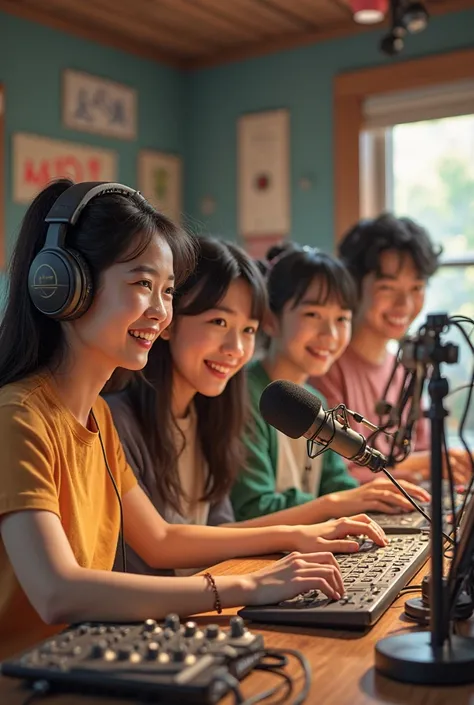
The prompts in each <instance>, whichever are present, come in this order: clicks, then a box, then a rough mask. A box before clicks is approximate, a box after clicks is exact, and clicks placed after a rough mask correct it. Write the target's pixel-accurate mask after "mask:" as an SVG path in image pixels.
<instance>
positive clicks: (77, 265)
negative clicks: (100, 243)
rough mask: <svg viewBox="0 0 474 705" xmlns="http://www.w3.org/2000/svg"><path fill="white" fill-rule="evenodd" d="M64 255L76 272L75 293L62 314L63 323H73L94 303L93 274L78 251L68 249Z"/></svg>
mask: <svg viewBox="0 0 474 705" xmlns="http://www.w3.org/2000/svg"><path fill="white" fill-rule="evenodd" d="M63 254H65V255H66V256H68V257H69V260H70V263H71V269H73V270H74V275H75V276H74V278H75V292H74V296H73V297H72V300H71V302H70V304H69V305H68V307H67V308H66V309H65V310H64V311H63V313H62V314H61V320H62V321H72V320H73V319H75V318H80V317H81V316H83V315H84V314H85V312H86V311H87V309H88V308H89V307H90V305H91V303H92V296H93V289H94V287H93V282H92V273H91V270H90V267H89V265H88V264H87V262H86V260H85V259H84V257H83V256H82V255H81V254H80V253H79V252H77V250H71V249H69V248H68V249H67V250H64V251H63Z"/></svg>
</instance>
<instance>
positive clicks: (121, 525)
mask: <svg viewBox="0 0 474 705" xmlns="http://www.w3.org/2000/svg"><path fill="white" fill-rule="evenodd" d="M91 416H92V418H93V419H94V423H95V425H96V428H97V433H98V435H99V441H100V447H101V448H102V455H103V456H104V461H105V467H106V468H107V472H108V474H109V477H110V479H111V480H112V485H113V486H114V490H115V494H116V495H117V499H118V503H119V509H120V545H121V549H122V569H123V572H124V573H126V572H127V553H126V550H125V538H124V530H123V507H122V498H121V496H120V492H119V490H118V487H117V483H116V482H115V478H114V476H113V474H112V471H111V469H110V466H109V462H108V460H107V453H106V452H105V447H104V442H103V440H102V435H101V433H100V428H99V424H98V423H97V419H96V417H95V414H94V412H93V410H92V409H91Z"/></svg>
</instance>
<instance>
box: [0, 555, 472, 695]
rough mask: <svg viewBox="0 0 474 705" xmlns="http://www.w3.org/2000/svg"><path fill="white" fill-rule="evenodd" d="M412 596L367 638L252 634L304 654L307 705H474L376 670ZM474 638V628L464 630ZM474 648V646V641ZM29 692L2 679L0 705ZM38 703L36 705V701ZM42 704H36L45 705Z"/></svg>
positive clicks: (265, 681)
mask: <svg viewBox="0 0 474 705" xmlns="http://www.w3.org/2000/svg"><path fill="white" fill-rule="evenodd" d="M272 560H273V559H272V558H261V559H242V560H232V561H226V562H225V563H221V564H219V565H218V566H215V567H214V568H212V569H211V570H212V573H213V574H214V575H226V574H238V573H248V572H252V571H255V570H257V569H259V568H263V567H264V566H265V565H268V563H270V562H271V561H272ZM426 572H427V568H426V567H425V568H423V569H422V570H421V571H420V572H419V573H418V575H417V576H416V577H415V578H414V580H413V581H412V584H413V585H416V584H419V583H420V582H421V579H422V577H423V575H424V574H425V573H426ZM407 597H410V595H408V596H403V597H400V598H399V599H398V600H396V601H395V602H394V603H393V605H392V606H391V607H390V608H389V610H388V611H387V612H386V613H385V614H384V615H383V617H382V618H381V619H380V620H379V622H378V623H377V624H376V625H375V627H373V628H372V629H371V630H370V631H368V632H367V633H365V634H361V633H359V632H346V631H335V630H330V629H324V630H323V629H306V628H301V627H284V626H281V627H278V629H277V628H275V627H271V626H262V627H261V628H258V629H256V628H254V626H253V624H249V626H250V628H251V629H252V630H253V631H258V632H259V633H261V634H263V636H264V639H265V644H266V646H269V647H274V648H278V647H287V648H293V649H298V650H300V651H302V652H303V653H304V654H305V656H306V658H307V659H308V661H309V662H310V664H311V667H312V687H311V691H310V694H309V697H308V699H307V701H306V703H307V705H474V686H458V687H455V688H441V687H433V688H426V687H423V686H414V685H405V684H403V683H397V682H395V681H390V680H388V679H386V678H384V677H383V676H379V675H378V674H376V673H375V670H374V666H373V665H374V647H375V644H376V642H377V641H378V640H379V639H381V638H382V637H384V636H386V635H388V634H395V633H397V632H401V631H405V632H406V631H409V630H411V629H416V628H417V627H413V625H412V623H410V622H408V621H406V620H405V618H404V615H403V605H404V601H405V599H407ZM236 611H237V610H236V609H228V610H225V611H224V613H223V614H222V615H220V616H217V617H216V615H215V614H212V615H202V616H199V617H198V618H197V619H196V621H198V622H199V623H201V624H207V623H209V622H211V621H212V622H214V623H219V624H222V625H226V624H227V623H228V620H229V616H231V615H233V614H235V613H236ZM466 626H467V629H468V630H469V631H470V633H472V634H473V637H474V623H472V624H468V625H466ZM473 648H474V642H473ZM289 673H291V674H292V675H297V676H298V681H297V685H298V686H299V685H301V682H302V680H301V670H300V668H299V667H298V665H297V664H296V662H294V661H293V660H292V662H291V668H290V669H289ZM276 683H277V680H276V678H274V677H273V678H272V677H271V676H269V675H267V674H263V673H260V672H257V673H253V674H251V675H250V676H249V677H248V678H247V679H246V681H245V682H244V683H243V684H242V691H243V693H244V695H245V696H246V697H249V696H250V695H254V694H256V693H258V692H260V691H261V690H265V689H266V688H268V687H270V686H271V685H274V684H276ZM25 698H26V691H25V690H24V689H23V688H22V687H21V686H20V685H19V684H18V683H17V682H16V681H14V680H12V679H9V678H0V703H2V704H3V703H5V705H7V704H8V705H22V704H23V701H24V700H25ZM34 702H36V701H34ZM42 702H43V701H42V700H38V705H39V704H40V703H42ZM50 702H51V704H52V705H91V704H92V703H94V705H95V704H96V703H97V704H99V703H103V705H124V703H127V702H130V701H124V700H117V699H114V698H102V697H101V698H99V697H97V696H96V697H84V696H79V695H77V696H76V695H64V696H55V697H54V698H52V699H48V698H45V700H44V704H45V705H49V703H50ZM232 703H233V697H227V698H225V699H224V700H223V701H222V705H232Z"/></svg>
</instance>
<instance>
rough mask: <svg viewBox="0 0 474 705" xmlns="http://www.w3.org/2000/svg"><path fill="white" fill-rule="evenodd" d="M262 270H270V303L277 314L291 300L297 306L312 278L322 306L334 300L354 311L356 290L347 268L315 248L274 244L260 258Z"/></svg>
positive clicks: (268, 275) (292, 244) (334, 258)
mask: <svg viewBox="0 0 474 705" xmlns="http://www.w3.org/2000/svg"><path fill="white" fill-rule="evenodd" d="M260 269H261V271H263V269H266V271H267V289H268V298H269V305H270V309H271V310H272V311H273V313H275V314H276V315H280V314H281V312H282V310H283V308H284V306H285V304H287V303H288V302H289V301H293V308H295V307H296V306H298V304H299V303H300V302H301V300H302V299H303V297H304V295H305V294H306V291H307V290H308V287H309V286H310V284H311V283H312V281H313V280H316V281H317V282H318V283H319V292H318V297H317V301H318V303H319V304H320V305H321V306H324V305H325V304H326V303H328V301H331V300H334V299H335V300H336V301H338V303H339V304H340V306H341V307H342V308H344V309H347V310H351V311H352V310H354V305H355V299H356V295H355V294H356V291H355V285H354V281H353V279H352V277H351V275H350V274H349V272H348V270H347V269H346V267H345V266H344V265H343V264H342V262H341V261H340V260H339V259H336V257H332V256H331V255H328V254H326V253H325V252H321V251H320V250H318V249H316V248H315V247H308V246H300V245H297V244H295V243H285V244H282V245H274V246H273V247H271V248H270V249H269V250H268V252H267V255H266V259H265V260H261V261H260Z"/></svg>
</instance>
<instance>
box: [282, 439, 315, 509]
mask: <svg viewBox="0 0 474 705" xmlns="http://www.w3.org/2000/svg"><path fill="white" fill-rule="evenodd" d="M277 436H278V465H277V475H276V491H277V492H284V491H285V490H288V489H289V488H291V487H295V488H296V489H298V490H301V491H302V492H309V493H311V494H313V495H314V496H315V497H317V496H318V495H319V485H320V483H321V473H322V468H323V461H322V456H321V455H319V456H318V457H317V458H310V457H309V456H308V452H307V441H306V438H289V437H288V436H285V435H284V434H283V433H282V432H281V431H277Z"/></svg>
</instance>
